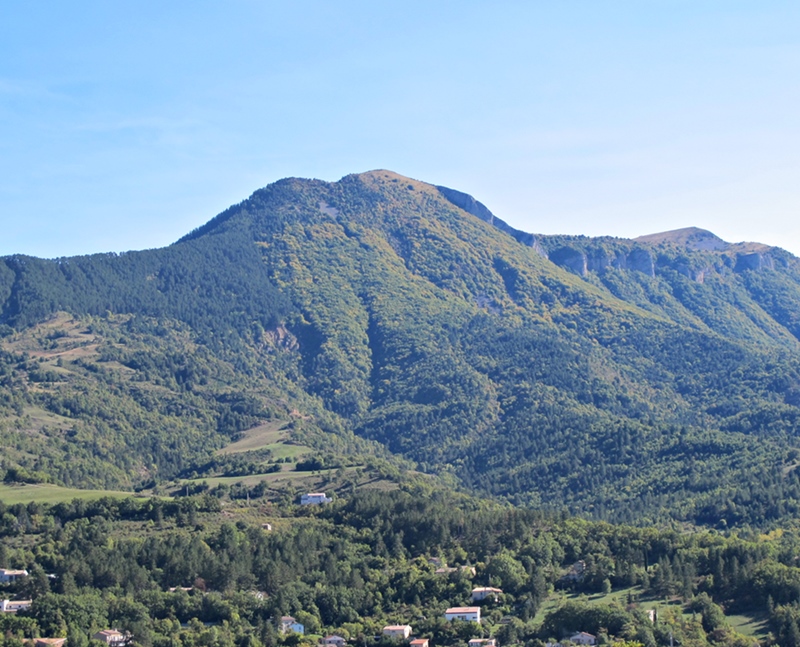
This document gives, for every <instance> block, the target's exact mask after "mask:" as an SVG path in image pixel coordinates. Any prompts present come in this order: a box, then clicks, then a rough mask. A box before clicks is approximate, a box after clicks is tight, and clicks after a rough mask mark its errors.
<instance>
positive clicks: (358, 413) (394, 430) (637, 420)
mask: <svg viewBox="0 0 800 647" xmlns="http://www.w3.org/2000/svg"><path fill="white" fill-rule="evenodd" d="M465 209H466V210H465ZM698 231H699V230H698ZM709 236H711V235H710V234H709V235H706V234H705V233H700V234H697V232H695V231H692V232H683V233H682V234H679V235H661V236H656V237H650V238H649V239H644V240H637V241H628V240H620V239H610V238H609V239H589V238H580V237H545V236H534V235H531V234H524V233H523V232H518V231H516V230H514V229H512V228H510V227H508V225H506V224H505V223H503V222H502V221H499V220H498V219H496V218H495V217H494V216H493V215H492V214H491V212H489V211H488V209H486V208H485V207H484V206H483V205H481V204H480V203H478V202H477V201H475V200H473V199H472V198H470V197H469V196H466V197H465V194H462V193H459V192H456V191H452V190H448V189H444V188H441V187H435V186H432V185H428V184H425V183H422V182H417V181H414V180H409V179H408V178H404V177H402V176H399V175H396V174H394V173H391V172H388V171H375V172H371V173H365V174H361V175H353V176H348V177H346V178H343V179H342V180H341V181H339V182H336V183H326V182H321V181H312V180H299V179H287V180H282V181H280V182H277V183H275V184H273V185H270V186H268V187H266V188H265V189H262V190H260V191H257V192H256V193H254V194H253V196H251V197H250V198H249V199H248V200H246V201H244V202H242V203H241V204H239V205H236V206H235V207H232V208H231V209H229V210H228V211H226V212H225V213H224V214H221V215H220V216H218V217H217V218H215V219H214V220H212V221H210V222H209V223H208V224H207V225H205V226H204V227H201V228H200V229H198V230H197V231H195V232H192V233H191V234H189V235H188V236H186V237H185V238H184V239H182V240H181V241H179V242H178V243H176V244H175V245H172V246H170V247H167V248H164V249H162V250H153V251H148V252H137V253H129V254H124V255H120V256H94V257H82V258H77V259H60V260H57V261H42V260H39V259H28V258H20V257H10V258H6V259H3V260H2V262H0V298H2V299H3V300H4V301H3V306H2V315H1V316H0V320H1V321H2V322H3V323H5V324H6V325H7V326H8V328H7V330H6V334H7V336H6V342H5V343H4V348H5V349H6V351H7V352H9V353H11V354H12V356H13V353H14V352H15V351H14V347H13V344H14V343H17V341H15V340H19V338H20V337H21V336H22V335H24V334H26V332H25V331H26V330H30V329H31V328H30V327H31V326H33V325H34V324H36V323H37V322H42V321H44V320H46V319H47V318H48V317H51V316H53V315H54V313H56V312H57V311H67V312H69V313H71V314H72V315H73V316H77V317H85V316H88V315H92V316H95V317H98V316H105V321H109V320H111V321H114V317H121V316H131V315H136V317H135V318H134V320H140V319H141V318H142V317H143V316H146V317H148V318H149V319H148V321H151V322H154V323H153V325H156V326H158V325H163V326H166V327H167V328H169V329H179V330H181V331H183V332H182V333H181V334H182V335H184V342H182V343H183V344H184V346H180V344H178V343H177V342H173V341H170V339H169V336H164V337H161V338H159V336H158V335H154V336H153V338H152V341H151V340H140V343H141V354H142V357H145V356H147V355H148V354H150V353H151V352H152V353H155V354H158V353H163V354H165V355H166V356H170V357H175V358H181V359H182V360H183V361H187V362H191V361H194V358H196V357H205V358H207V361H208V362H209V363H210V364H211V365H214V366H216V364H215V363H218V364H219V367H222V366H225V367H226V369H225V370H222V368H208V371H209V372H210V373H209V374H210V375H213V379H207V380H206V383H205V384H202V385H198V386H197V387H196V388H195V389H193V390H191V391H192V397H195V396H198V394H200V397H203V398H206V399H205V400H204V402H217V401H218V398H219V394H220V393H224V392H227V391H230V390H233V391H236V392H239V391H242V390H245V391H247V390H248V389H249V391H248V392H251V393H257V394H258V398H260V400H259V401H260V402H262V403H266V404H263V405H262V406H263V407H266V409H262V412H261V413H259V414H258V415H255V416H254V417H252V418H251V419H248V424H250V423H253V424H255V423H256V422H258V421H259V420H262V419H263V418H264V416H265V415H266V414H265V413H264V411H266V410H267V409H269V408H270V406H272V405H271V404H270V403H276V402H279V403H280V406H277V405H276V406H273V409H274V410H275V411H276V412H277V411H278V410H280V413H272V414H270V415H283V416H286V415H288V412H291V411H293V410H294V411H295V412H296V414H299V415H300V416H305V418H304V419H308V420H310V422H309V423H308V425H307V426H308V427H309V429H311V428H313V429H315V430H316V431H315V432H314V433H315V434H316V437H317V439H318V447H323V446H324V444H325V442H326V439H328V441H329V442H330V443H331V444H333V445H336V446H337V451H344V450H346V449H348V448H350V450H351V451H352V446H354V445H355V444H356V443H357V440H356V438H358V437H360V438H363V439H367V440H368V441H377V442H378V443H380V444H381V445H383V446H384V447H386V448H388V450H389V451H391V452H392V453H394V454H398V455H402V456H404V457H406V458H408V459H411V460H412V461H414V462H416V463H417V465H418V466H419V467H420V469H422V470H423V471H428V472H431V473H440V474H444V473H447V474H449V475H450V478H451V479H455V480H456V482H460V483H462V484H463V485H464V486H465V487H468V488H471V489H474V490H476V491H478V492H482V493H485V494H489V495H493V496H498V497H503V498H507V499H509V500H512V501H514V502H517V503H521V504H534V505H540V504H541V505H547V506H555V507H560V506H568V507H569V508H571V509H573V510H576V511H581V512H586V513H590V514H594V515H597V516H601V517H607V518H625V519H631V520H640V521H641V520H645V519H651V518H656V517H658V516H662V515H665V514H668V515H673V516H676V517H679V518H686V519H691V520H696V521H701V522H711V523H718V522H719V521H720V520H721V519H725V521H726V523H740V522H749V523H764V522H768V521H771V520H775V519H780V518H782V517H784V516H786V515H789V514H793V513H794V512H795V510H796V508H797V506H798V504H800V482H799V481H798V479H797V476H796V470H795V468H796V466H797V464H798V457H800V452H798V449H797V448H798V447H799V446H800V445H799V444H798V438H797V417H798V413H800V409H798V405H799V404H800V342H799V341H798V337H797V335H798V333H800V270H799V269H798V261H797V259H795V258H794V257H792V256H791V255H789V254H787V253H786V252H783V251H781V250H776V249H771V248H765V247H763V246H746V245H739V246H735V245H733V246H732V245H728V244H727V243H724V242H723V241H719V242H716V241H718V240H719V239H715V238H713V237H712V238H709ZM106 312H109V313H112V314H111V315H105V313H106ZM109 316H110V317H111V319H109ZM39 325H40V327H41V323H39ZM115 325H117V324H115ZM115 330H119V337H118V338H117V340H118V341H117V342H115V343H116V344H117V346H115V348H117V350H115V351H114V353H117V354H119V353H121V352H122V351H120V350H119V348H120V347H121V346H124V345H125V344H126V343H127V341H126V339H125V332H124V330H123V329H121V328H119V326H118V325H117V328H116V329H115ZM277 331H280V333H278V332H277ZM115 334H117V333H115ZM157 339H160V341H157ZM276 340H279V341H280V343H277V342H276ZM150 346H152V348H153V349H154V350H152V351H150V350H149V347H150ZM112 355H113V353H112V354H111V355H108V358H109V361H115V362H119V363H120V364H122V365H123V366H126V367H127V368H128V369H129V370H130V371H133V373H131V374H130V376H129V377H127V378H126V380H127V382H126V383H125V384H123V385H122V387H120V388H121V389H122V391H124V392H125V393H126V394H130V392H131V387H130V384H132V383H133V382H134V381H135V380H138V379H151V378H148V377H147V376H146V375H143V374H142V371H144V369H143V368H142V367H143V366H144V364H146V362H144V363H142V362H140V363H135V364H132V363H131V362H130V361H129V360H130V358H129V357H127V356H126V358H127V359H126V358H123V360H120V359H119V358H117V357H116V355H114V356H113V357H112ZM12 356H10V357H11V359H9V360H8V361H9V362H10V363H11V364H13V363H14V362H18V361H19V360H18V358H16V357H12ZM54 361H56V360H54ZM176 361H177V360H176ZM126 362H127V363H126ZM64 363H67V364H68V366H73V365H74V361H73V360H70V359H69V358H68V357H67V358H62V364H64ZM15 370H17V369H13V370H12V371H11V372H12V374H14V375H18V376H19V385H18V387H16V388H17V392H23V393H24V398H27V400H26V402H29V403H30V404H29V405H26V406H34V405H35V406H38V407H41V408H43V409H44V410H47V411H51V412H55V413H58V415H66V417H69V416H70V415H71V413H70V412H69V411H67V412H66V414H64V412H62V411H54V409H53V407H54V405H51V404H50V402H49V401H48V400H47V398H45V397H44V395H43V394H42V393H40V392H39V391H38V390H37V389H38V388H39V387H36V388H34V386H33V385H32V380H31V373H30V370H28V371H27V373H24V374H22V373H19V372H18V371H17V372H16V373H15V372H14V371H15ZM26 370H27V369H26ZM89 373H90V372H87V374H86V375H81V377H80V378H78V377H71V378H70V380H72V382H70V381H69V380H68V381H67V382H66V383H65V385H63V390H65V391H67V392H71V390H72V389H74V388H77V385H78V384H79V383H80V384H83V386H82V387H81V388H84V389H92V388H96V389H97V390H98V392H102V393H106V392H107V391H108V390H109V386H108V380H106V381H105V382H104V381H103V380H101V379H100V378H99V377H94V376H92V375H90V374H89ZM81 380H83V382H81ZM176 384H177V382H176ZM89 385H91V386H89ZM243 385H246V387H245V386H243ZM201 387H202V388H201ZM4 388H6V389H10V388H11V387H4ZM172 388H173V395H174V397H176V398H177V399H179V400H180V399H182V395H181V394H182V393H183V391H178V390H175V389H176V387H175V386H173V387H172ZM12 391H13V389H12ZM19 397H23V396H19ZM126 397H133V396H129V395H126ZM201 409H202V410H203V411H205V412H206V416H207V417H208V416H210V418H209V420H211V421H212V422H208V423H205V426H204V425H203V424H200V423H198V422H194V421H191V420H192V419H191V417H187V415H188V414H184V413H178V414H175V416H174V417H175V420H176V421H180V422H181V423H187V424H189V426H190V427H191V428H192V429H193V430H194V433H195V434H196V435H197V440H194V441H188V440H186V441H185V442H186V443H188V446H191V447H192V448H193V449H192V450H191V451H192V452H194V454H192V456H194V457H195V458H196V459H197V460H199V458H200V456H201V455H202V454H203V452H206V453H207V452H208V451H210V449H211V448H214V447H218V446H220V445H221V444H223V443H224V438H223V437H222V435H221V434H224V432H222V431H221V430H220V429H219V426H218V425H217V427H216V428H215V427H214V423H213V420H215V418H214V415H217V416H219V415H222V413H221V409H220V408H219V406H218V405H217V404H214V405H213V406H211V405H207V406H206V405H203V406H202V407H201ZM165 411H170V409H169V408H168V407H167V406H166V404H165V403H162V402H160V401H158V402H156V404H155V405H154V412H155V413H157V414H158V415H163V414H164V412H165ZM211 412H217V413H216V414H213V413H211ZM85 416H86V418H85V421H86V424H87V425H89V426H90V425H91V424H92V422H91V421H92V420H93V418H92V414H85ZM259 416H261V417H259ZM189 421H191V422H189ZM15 424H16V423H15ZM138 424H139V428H141V429H142V430H145V432H146V433H149V434H150V435H151V437H152V438H153V439H154V442H156V443H157V442H158V441H157V439H158V438H159V437H160V436H159V431H158V429H159V428H160V426H161V423H160V422H158V421H156V420H144V421H141V422H140V423H138ZM176 424H177V423H176ZM7 426H8V425H7ZM129 427H130V429H127V428H126V430H122V431H120V432H119V435H118V436H117V437H116V438H117V440H113V438H115V437H114V436H113V435H112V436H108V437H109V438H112V440H109V443H110V445H111V446H112V447H113V446H115V445H116V443H118V442H125V441H124V440H123V437H124V436H125V434H127V433H134V432H132V429H135V428H137V427H136V426H135V425H134V424H133V423H131V424H130V425H129ZM198 430H199V431H198ZM323 430H325V431H323ZM238 431H241V425H240V427H238V428H236V429H235V430H234V431H233V432H232V433H234V434H235V433H237V432H238ZM326 431H327V433H325V432H326ZM309 433H311V432H309ZM353 434H354V435H353ZM98 435H100V436H103V437H106V434H105V433H103V434H98ZM175 435H176V436H181V435H182V434H181V432H180V431H176V432H175ZM186 438H191V435H187V436H186ZM228 438H229V439H230V434H229V436H228ZM72 442H73V441H72V440H71V439H69V438H66V439H59V441H58V443H62V444H61V445H58V443H56V441H52V442H51V439H47V440H41V446H42V447H44V446H47V447H49V448H51V449H50V450H48V451H53V452H56V453H58V452H62V451H66V450H67V448H69V447H71V446H72V444H71V443H72ZM369 446H370V445H369V444H366V445H360V447H361V448H362V449H364V448H365V447H369ZM55 447H58V449H53V448H55ZM370 451H371V450H370ZM20 452H22V450H20ZM178 453H180V454H181V455H188V454H189V453H191V452H184V451H183V450H181V451H179V452H178ZM15 456H16V458H15V460H18V461H20V462H21V463H24V462H25V456H24V452H23V453H20V454H19V455H15ZM98 460H100V461H101V462H102V460H104V459H98ZM109 460H110V459H109ZM164 460H165V461H167V462H172V460H173V459H171V458H165V459H164ZM193 460H194V459H193ZM111 462H112V463H113V461H111ZM184 462H185V460H184ZM104 465H105V463H104ZM117 467H119V466H117ZM97 469H98V470H100V469H101V468H100V467H99V463H98V467H97ZM103 469H105V468H103ZM178 471H179V470H174V469H173V470H172V471H171V472H170V471H169V470H168V469H166V468H162V472H163V473H173V474H174V473H177V472H178ZM59 478H61V479H62V480H64V479H63V477H59ZM88 478H89V477H87V479H88ZM112 481H113V482H114V483H115V484H117V483H118V481H114V480H113V479H112ZM133 481H135V479H133ZM87 482H90V481H88V480H87ZM91 482H97V481H96V479H95V480H94V481H91Z"/></svg>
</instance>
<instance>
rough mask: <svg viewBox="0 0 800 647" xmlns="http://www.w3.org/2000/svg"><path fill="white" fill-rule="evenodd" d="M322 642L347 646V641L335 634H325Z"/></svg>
mask: <svg viewBox="0 0 800 647" xmlns="http://www.w3.org/2000/svg"><path fill="white" fill-rule="evenodd" d="M322 644H323V645H330V646H331V647H345V645H346V644H347V641H346V640H345V639H344V638H342V637H341V636H337V635H333V636H325V637H324V638H323V639H322Z"/></svg>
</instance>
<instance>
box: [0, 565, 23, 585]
mask: <svg viewBox="0 0 800 647" xmlns="http://www.w3.org/2000/svg"><path fill="white" fill-rule="evenodd" d="M22 577H28V571H26V570H24V569H22V570H17V569H13V568H0V584H9V583H11V582H16V581H17V580H18V579H20V578H22Z"/></svg>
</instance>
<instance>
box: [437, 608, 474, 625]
mask: <svg viewBox="0 0 800 647" xmlns="http://www.w3.org/2000/svg"><path fill="white" fill-rule="evenodd" d="M444 618H445V620H463V621H464V622H480V621H481V608H480V607H450V608H449V609H447V611H445V612H444Z"/></svg>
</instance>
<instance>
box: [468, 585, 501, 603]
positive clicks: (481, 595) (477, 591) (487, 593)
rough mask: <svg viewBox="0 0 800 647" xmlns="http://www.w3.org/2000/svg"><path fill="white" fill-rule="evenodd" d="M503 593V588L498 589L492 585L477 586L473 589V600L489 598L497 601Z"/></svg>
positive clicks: (478, 600)
mask: <svg viewBox="0 0 800 647" xmlns="http://www.w3.org/2000/svg"><path fill="white" fill-rule="evenodd" d="M501 595H503V589H496V588H494V587H492V586H477V587H475V588H474V589H472V601H473V602H480V601H481V600H485V599H486V598H489V599H490V600H494V601H495V602H497V599H498V598H499V597H500V596H501Z"/></svg>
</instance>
